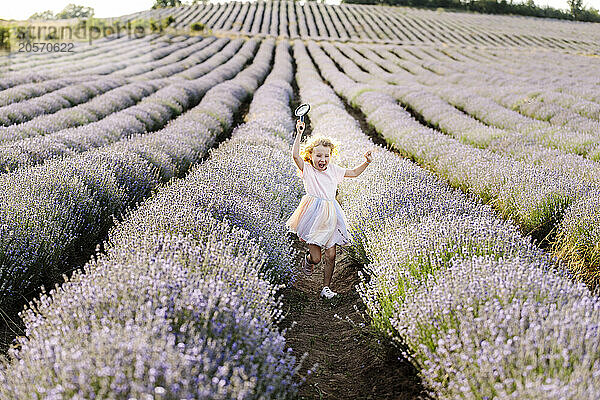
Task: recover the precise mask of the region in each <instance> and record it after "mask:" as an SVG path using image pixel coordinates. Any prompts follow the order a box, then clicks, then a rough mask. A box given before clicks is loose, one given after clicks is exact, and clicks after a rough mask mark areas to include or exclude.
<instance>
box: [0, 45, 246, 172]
mask: <svg viewBox="0 0 600 400" xmlns="http://www.w3.org/2000/svg"><path fill="white" fill-rule="evenodd" d="M228 41H229V40H228V39H219V40H216V41H215V42H213V43H212V44H211V45H210V46H207V47H206V48H204V49H202V50H201V51H198V52H197V53H196V54H195V55H194V56H193V59H194V63H191V64H190V65H191V66H190V67H189V68H186V69H184V71H183V74H184V75H183V77H178V76H171V77H169V74H170V73H173V72H174V71H178V70H179V69H180V67H178V66H172V67H173V69H171V70H168V71H164V76H163V77H160V78H157V79H155V80H151V81H147V82H138V83H132V84H129V85H126V86H123V87H120V88H117V89H115V90H114V91H111V92H109V93H107V94H106V95H103V96H98V97H97V98H95V99H93V100H92V101H90V102H88V103H85V104H82V105H81V106H80V107H73V108H68V109H64V110H62V111H61V112H58V113H55V114H50V115H46V116H40V117H38V118H35V119H33V120H32V121H30V122H29V123H26V124H20V125H16V126H10V127H7V128H5V129H4V131H2V129H1V128H0V132H2V133H4V137H3V138H2V139H4V144H3V145H2V146H0V171H2V172H8V171H13V170H15V169H17V168H21V167H25V166H32V165H36V164H39V163H42V162H44V161H46V160H49V159H52V158H57V157H60V156H72V155H75V154H77V153H81V152H84V151H87V150H90V149H93V148H96V147H101V146H105V145H108V144H111V143H114V142H116V141H119V140H122V139H124V138H127V137H130V136H133V135H136V134H145V133H148V132H153V131H156V130H158V129H161V128H163V127H164V126H165V124H167V122H169V121H170V120H171V119H172V118H173V117H174V116H177V115H180V114H181V113H182V112H185V111H187V110H189V109H190V108H191V107H193V106H195V105H197V104H198V102H199V101H200V99H201V97H202V95H203V94H204V93H206V91H207V90H208V89H210V88H211V87H212V86H214V85H215V84H216V83H218V82H221V81H222V80H223V79H227V78H228V77H231V76H233V75H232V73H233V74H235V72H236V71H235V70H232V69H231V66H230V64H227V61H228V60H229V59H230V58H231V57H232V56H234V55H235V54H236V52H238V51H239V49H240V46H242V43H243V40H242V39H236V40H234V41H232V42H231V43H228V44H227V45H226V46H225V47H223V45H224V44H225V43H227V42H228ZM175 67H176V68H175ZM156 72H157V73H158V72H159V71H158V70H157V71H156ZM184 78H187V79H184ZM136 89H137V90H138V91H141V92H142V93H136ZM144 89H146V91H143V90H144ZM157 89H158V90H157ZM182 91H183V92H186V93H188V94H186V95H184V96H183V97H182V93H181V92H182ZM128 94H132V95H131V96H128ZM136 100H141V101H139V102H137V101H136ZM90 110H96V114H95V115H96V116H95V117H93V118H90V119H91V120H92V121H93V120H94V119H98V115H99V114H101V115H105V117H104V118H101V119H99V120H98V121H96V122H91V121H90V120H89V119H88V120H78V119H76V118H75V117H76V116H78V115H80V113H81V112H86V111H90ZM69 116H73V117H74V118H72V119H68V117H69ZM69 122H70V123H69ZM70 125H74V126H70ZM40 126H43V127H44V129H39V127H40ZM65 127H66V128H65ZM23 136H25V137H26V138H25V139H21V140H19V138H21V137H23Z"/></svg>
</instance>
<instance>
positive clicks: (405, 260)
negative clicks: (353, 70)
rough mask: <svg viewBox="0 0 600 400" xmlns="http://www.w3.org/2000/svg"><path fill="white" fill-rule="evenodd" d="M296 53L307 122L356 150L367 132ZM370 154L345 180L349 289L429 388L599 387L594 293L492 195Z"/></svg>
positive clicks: (378, 113)
mask: <svg viewBox="0 0 600 400" xmlns="http://www.w3.org/2000/svg"><path fill="white" fill-rule="evenodd" d="M308 48H309V51H310V53H311V55H312V57H313V59H314V60H315V63H316V64H317V65H318V68H319V71H320V72H321V73H322V74H323V76H324V77H325V78H326V79H327V80H328V81H329V82H331V83H332V85H333V87H334V88H335V89H336V91H338V93H340V94H341V95H342V96H344V97H348V98H352V99H353V101H354V103H355V104H357V105H358V106H360V107H361V109H363V110H365V111H366V113H367V115H368V117H369V118H370V120H371V121H374V123H375V125H376V126H380V127H382V126H384V125H385V126H388V127H391V128H390V129H389V130H388V131H385V132H384V135H385V136H387V135H388V134H389V132H392V131H395V130H399V131H400V132H402V130H401V129H398V124H397V119H398V115H399V113H400V111H401V110H400V109H398V108H397V106H396V105H395V102H394V101H393V99H391V98H388V99H385V98H384V97H382V95H381V94H378V93H376V92H374V91H369V90H368V88H367V87H365V86H364V85H360V84H356V83H354V82H353V81H351V80H349V79H348V78H347V77H346V76H345V75H343V74H341V73H340V72H339V71H338V70H337V68H336V67H335V65H334V64H333V63H332V62H331V60H330V59H329V57H328V56H327V55H326V54H325V53H324V52H323V50H322V49H321V48H320V47H319V46H317V45H316V44H315V43H311V42H309V44H308ZM295 55H296V61H297V64H298V78H297V80H298V84H299V87H300V90H301V95H302V96H303V99H304V100H306V101H311V100H312V101H313V102H315V103H316V106H315V110H314V111H311V122H312V123H313V124H315V125H316V126H315V131H319V132H323V133H325V132H326V133H327V134H328V135H331V136H334V137H338V138H339V139H338V140H344V142H346V143H347V145H346V146H347V147H346V149H348V150H349V151H351V152H354V153H356V152H359V151H361V150H363V149H364V148H365V147H366V146H368V145H369V142H368V140H366V138H364V137H362V138H361V137H360V136H361V135H360V129H359V128H358V126H357V124H356V122H355V121H353V120H352V119H351V118H349V116H348V115H347V114H346V112H345V109H344V104H343V103H342V102H341V101H340V100H339V99H338V98H337V96H335V93H333V92H332V91H331V89H329V88H328V87H327V86H326V85H324V84H323V82H322V81H321V78H320V77H319V73H318V72H317V70H316V69H315V68H314V67H313V65H312V62H311V61H310V58H309V56H308V54H307V53H306V51H305V50H304V46H303V44H302V43H300V42H296V43H295ZM365 89H367V91H365ZM386 100H387V102H386ZM394 106H396V108H394ZM340 132H343V134H342V133H340ZM418 134H420V135H424V134H425V132H423V131H420V132H419V133H418ZM411 139H413V140H417V135H415V136H413V137H411ZM421 145H422V143H421ZM421 148H422V149H427V147H426V146H423V147H421ZM438 155H439V156H440V158H444V157H445V155H444V153H442V152H441V151H439V152H438ZM375 157H376V159H377V160H378V161H377V163H374V165H372V166H370V167H369V168H368V169H367V170H366V171H365V173H363V175H365V177H364V179H362V180H361V181H360V182H357V183H355V184H349V185H345V186H344V187H343V193H344V198H345V199H348V203H347V206H346V207H345V208H346V209H347V211H348V212H347V216H348V219H349V223H350V224H351V232H352V234H353V236H355V238H356V239H357V243H356V246H355V250H356V254H357V256H359V257H362V259H363V261H364V262H365V263H366V264H367V266H366V271H367V273H368V275H369V276H368V277H366V276H364V277H363V279H362V282H361V284H360V285H359V287H358V290H359V293H360V294H361V297H362V299H363V301H364V302H365V304H366V305H367V308H368V310H369V313H370V315H371V316H372V318H373V319H374V323H375V325H376V326H378V327H379V328H380V329H381V330H382V331H384V332H386V333H387V334H389V335H390V336H391V337H392V338H393V339H394V340H395V341H397V343H398V345H400V346H404V345H406V346H408V353H407V356H408V357H409V359H410V360H411V361H412V362H413V364H414V365H415V366H416V367H418V368H419V370H420V373H421V376H422V378H423V381H424V382H425V384H426V385H427V387H428V388H429V389H430V391H431V393H432V395H434V396H435V397H438V398H474V399H476V398H477V399H480V398H515V399H520V398H548V399H550V398H572V399H580V398H595V397H597V396H598V395H599V393H598V392H597V390H598V389H597V388H598V386H597V385H598V383H599V382H598V377H597V374H595V371H597V368H598V365H599V363H600V346H599V345H598V331H597V328H598V322H597V321H598V318H599V317H600V301H599V300H598V298H597V297H595V296H593V295H592V294H591V293H590V291H589V290H588V289H587V287H586V286H585V285H583V284H577V283H573V281H572V280H571V279H570V278H569V277H568V276H565V273H564V272H563V271H561V270H559V269H557V268H556V266H555V265H554V262H553V260H552V259H550V258H549V257H548V256H547V255H545V254H544V253H543V252H541V251H540V250H538V249H536V248H535V247H534V246H532V245H531V243H530V241H529V240H528V239H527V238H525V237H523V236H522V235H521V234H520V233H519V232H518V229H517V227H516V226H514V225H512V224H511V223H509V222H506V221H503V220H500V219H499V218H498V217H497V216H496V214H495V212H494V211H493V210H492V209H491V208H490V207H489V206H485V205H482V204H481V203H479V202H477V200H476V198H474V197H472V196H470V195H464V194H463V193H462V192H460V191H457V190H451V189H449V188H448V186H446V185H444V184H441V183H440V182H439V181H438V180H437V179H436V178H435V177H434V175H432V174H431V173H428V172H426V171H425V170H422V169H419V168H418V167H416V166H415V165H414V164H412V163H410V162H407V161H401V160H400V159H399V158H398V157H394V156H393V155H391V154H389V153H386V152H383V151H380V152H377V153H376V155H375ZM353 161H354V160H353ZM379 163H381V164H379ZM378 164H379V165H378ZM361 176H362V175H361ZM382 180H383V182H382ZM387 182H389V183H387Z"/></svg>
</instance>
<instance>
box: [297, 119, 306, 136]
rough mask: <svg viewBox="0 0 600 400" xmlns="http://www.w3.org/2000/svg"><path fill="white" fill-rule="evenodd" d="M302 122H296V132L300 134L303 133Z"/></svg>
mask: <svg viewBox="0 0 600 400" xmlns="http://www.w3.org/2000/svg"><path fill="white" fill-rule="evenodd" d="M304 127H305V125H304V122H302V121H301V120H298V121H296V130H297V131H298V132H300V133H302V132H304Z"/></svg>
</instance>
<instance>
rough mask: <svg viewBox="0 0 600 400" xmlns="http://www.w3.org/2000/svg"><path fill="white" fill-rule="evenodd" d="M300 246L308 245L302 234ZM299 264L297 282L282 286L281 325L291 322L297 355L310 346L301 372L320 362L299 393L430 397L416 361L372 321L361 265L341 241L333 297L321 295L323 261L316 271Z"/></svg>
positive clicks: (340, 396) (289, 335)
mask: <svg viewBox="0 0 600 400" xmlns="http://www.w3.org/2000/svg"><path fill="white" fill-rule="evenodd" d="M295 247H297V248H298V249H300V250H305V249H307V247H305V245H304V244H303V243H302V242H300V241H298V240H296V243H295ZM301 254H303V252H302V253H301ZM297 266H298V267H297V274H298V280H297V282H296V283H295V284H294V285H293V286H291V287H287V288H285V289H283V290H282V291H281V294H282V295H283V303H284V305H283V311H284V313H285V314H286V317H285V319H284V320H283V321H282V322H281V323H280V328H288V332H287V334H286V338H287V344H288V346H289V347H291V348H292V349H293V351H294V355H296V357H297V358H298V359H299V358H300V357H301V356H302V354H304V353H305V352H308V357H307V358H306V361H305V362H304V366H303V368H302V369H301V370H300V378H302V377H304V376H306V373H307V369H308V368H310V367H312V366H313V365H314V364H315V363H318V364H319V366H318V368H317V370H316V372H314V373H313V374H310V375H308V377H307V380H306V383H305V384H304V385H302V387H301V389H300V395H299V398H300V399H425V398H427V396H426V395H425V394H424V390H423V388H422V386H421V382H420V379H419V378H418V376H417V371H416V370H415V369H414V367H413V366H412V365H411V364H409V363H408V361H406V360H405V359H404V357H402V354H401V353H400V351H399V350H398V349H397V348H396V347H394V346H393V345H392V344H391V343H390V342H389V340H388V339H387V338H386V337H384V336H382V335H381V334H379V333H377V332H376V331H375V330H374V329H373V328H371V326H370V319H368V316H366V314H365V306H364V304H363V302H362V300H361V299H360V296H359V295H358V293H357V292H356V289H355V288H354V286H355V285H356V284H357V283H358V282H359V277H358V273H357V272H358V271H359V269H360V268H361V265H360V264H356V263H355V262H354V261H353V260H352V259H351V257H350V256H349V254H348V252H347V251H346V250H345V249H343V248H341V247H340V246H337V255H336V265H335V269H334V273H333V278H332V281H331V290H333V291H334V292H337V293H338V294H339V295H338V296H336V297H338V298H333V299H332V300H325V299H322V298H320V297H319V294H320V293H321V289H322V284H323V262H321V263H319V264H318V265H317V266H315V271H314V273H313V274H312V275H311V276H306V275H304V274H303V273H302V272H301V271H300V261H299V260H298V261H297ZM336 315H337V316H339V317H340V318H341V319H340V318H337V317H336ZM363 315H364V318H367V319H364V318H363ZM346 317H349V318H350V319H351V320H352V321H354V324H352V323H350V322H348V321H347V320H346ZM292 321H296V325H295V326H293V327H292V328H289V327H290V326H291V325H292Z"/></svg>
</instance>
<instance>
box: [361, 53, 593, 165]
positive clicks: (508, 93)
mask: <svg viewBox="0 0 600 400" xmlns="http://www.w3.org/2000/svg"><path fill="white" fill-rule="evenodd" d="M357 49H360V51H361V52H367V51H368V50H367V49H365V48H364V47H363V46H361V47H357ZM379 54H381V55H382V56H383V57H384V59H383V60H382V59H381V58H379V57H378V56H377V57H376V58H371V59H372V60H376V59H378V58H379V60H378V63H379V64H380V65H382V66H384V67H385V68H386V69H387V70H390V71H393V73H394V75H393V78H392V80H389V79H390V78H391V77H386V79H387V80H388V81H389V82H391V83H394V84H401V85H404V84H405V83H408V82H411V83H413V82H414V81H415V79H416V80H417V81H419V82H420V83H421V84H422V85H420V84H417V85H416V86H419V89H422V90H423V91H425V92H433V93H435V95H437V96H439V97H441V98H442V99H443V100H444V101H445V102H448V103H450V104H451V105H453V106H454V107H456V108H457V109H459V110H460V111H462V112H465V113H467V114H469V115H471V116H473V117H474V118H477V119H478V120H480V121H482V122H484V123H485V124H488V125H491V126H494V127H498V128H501V129H505V130H510V131H514V132H512V133H511V135H510V137H509V138H507V139H508V140H503V141H500V143H498V144H496V147H498V148H504V147H506V146H507V145H508V146H509V147H511V146H512V147H515V146H517V147H518V146H522V145H523V144H524V143H538V144H540V145H542V146H545V147H549V148H551V149H560V150H561V151H562V152H566V153H574V154H579V155H582V156H585V157H587V158H590V159H593V160H597V159H598V158H599V157H600V147H599V146H598V143H597V140H596V136H595V134H594V130H595V131H597V129H598V123H597V121H590V120H589V119H588V118H584V117H582V116H580V115H574V114H573V115H571V114H572V113H573V112H574V111H568V110H563V112H564V113H567V114H569V115H570V116H569V117H568V118H566V119H565V118H563V119H562V121H563V122H564V123H561V124H557V123H556V121H557V120H555V123H552V121H546V118H545V117H543V118H542V117H540V118H539V119H534V118H530V117H528V116H526V115H523V114H522V113H520V112H519V111H520V108H521V107H522V108H525V107H533V105H534V103H536V104H538V105H537V107H539V100H535V98H536V97H538V96H539V97H540V98H545V99H546V101H544V104H546V105H547V106H548V107H551V108H553V109H556V108H557V107H558V105H556V104H552V103H551V102H550V99H556V98H558V96H562V103H563V104H564V103H565V102H566V101H567V99H566V98H568V99H569V100H570V101H571V103H574V104H573V107H574V108H575V110H578V111H579V112H580V113H584V114H586V115H590V116H591V117H593V115H594V112H595V111H594V110H596V109H597V108H598V107H600V106H599V105H598V104H597V103H593V102H591V101H586V100H584V99H581V98H575V96H573V95H566V94H562V93H558V92H555V91H551V90H550V89H543V90H542V89H540V87H539V86H540V85H539V84H538V85H536V86H532V85H531V84H526V83H520V84H519V86H518V87H516V86H515V83H514V82H513V81H512V80H513V79H514V78H513V77H512V76H511V77H510V78H508V77H503V76H502V75H500V76H498V75H493V80H491V79H490V77H489V75H490V74H489V72H487V73H484V72H478V71H477V72H476V73H474V72H472V71H471V70H472V69H474V70H477V68H476V67H473V66H474V65H475V66H477V65H479V64H477V63H474V62H472V60H471V61H470V62H465V63H464V64H466V65H468V67H469V68H465V72H462V69H463V68H464V66H461V67H460V69H459V71H460V72H456V70H452V69H449V68H447V67H445V70H444V71H443V75H445V76H437V75H435V74H432V73H431V72H430V71H429V70H428V69H431V65H429V64H424V65H426V66H427V68H428V69H425V68H424V67H421V66H419V65H418V63H415V62H413V61H407V60H400V59H398V58H397V57H395V56H394V55H393V54H392V53H391V52H380V53H379ZM404 54H405V53H403V55H404ZM369 55H371V56H372V55H373V52H369ZM453 55H454V53H453ZM394 61H395V62H394ZM420 62H423V61H422V60H420ZM396 63H400V64H402V65H403V67H407V64H410V70H411V72H412V73H413V74H409V73H407V72H406V70H404V69H403V68H402V67H400V66H398V65H397V64H396ZM437 70H438V71H439V70H440V68H439V67H438V68H437ZM467 71H468V72H467ZM439 73H442V72H439ZM377 76H379V77H382V76H381V75H379V74H377ZM403 78H404V79H403ZM561 78H562V77H561ZM486 80H489V82H487V83H486V84H485V85H483V84H481V82H485V81H486ZM477 82H480V86H477ZM580 84H581V83H580ZM413 85H414V83H413ZM544 86H545V84H544ZM524 88H526V89H524ZM415 89H416V88H415ZM561 90H562V89H561ZM540 92H542V93H541V94H540ZM420 93H421V94H422V93H423V92H420ZM519 93H520V94H519ZM395 96H397V97H399V98H400V99H401V100H402V101H405V97H404V96H403V94H402V90H400V91H397V92H396V93H395ZM429 96H431V94H430V95H429ZM438 102H439V100H438ZM582 102H584V103H585V104H581V103H582ZM499 103H500V104H499ZM501 104H502V105H501ZM519 104H520V105H519ZM548 104H550V105H548ZM594 104H595V106H593V105H594ZM556 112H559V111H556ZM527 115H530V116H533V115H531V114H527ZM596 118H597V117H596ZM507 142H508V143H507Z"/></svg>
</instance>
